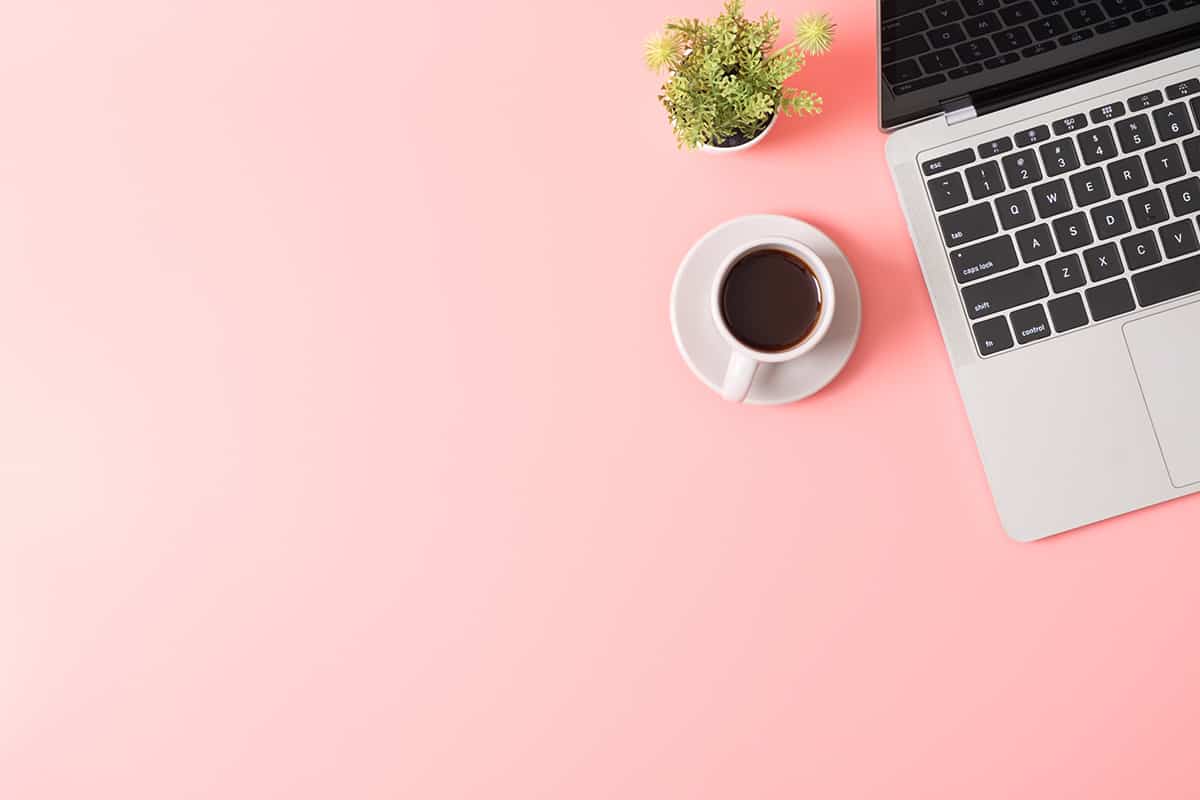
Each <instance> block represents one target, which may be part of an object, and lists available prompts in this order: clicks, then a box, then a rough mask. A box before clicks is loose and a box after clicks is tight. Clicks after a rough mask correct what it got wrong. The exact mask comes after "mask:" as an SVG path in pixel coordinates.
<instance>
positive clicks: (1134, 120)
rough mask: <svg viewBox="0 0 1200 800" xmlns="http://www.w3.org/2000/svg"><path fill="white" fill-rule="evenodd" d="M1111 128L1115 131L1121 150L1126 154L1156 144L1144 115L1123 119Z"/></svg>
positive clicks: (1148, 120)
mask: <svg viewBox="0 0 1200 800" xmlns="http://www.w3.org/2000/svg"><path fill="white" fill-rule="evenodd" d="M1113 127H1115V128H1116V129H1117V138H1118V139H1119V140H1120V141H1121V149H1122V150H1124V151H1125V152H1126V153H1132V152H1134V151H1135V150H1141V149H1143V148H1145V147H1152V146H1153V145H1155V144H1156V142H1155V139H1154V132H1153V131H1152V130H1151V129H1150V118H1149V117H1148V116H1146V115H1145V114H1138V115H1137V116H1133V117H1130V118H1129V119H1123V120H1121V121H1120V122H1118V123H1117V124H1116V125H1115V126H1113Z"/></svg>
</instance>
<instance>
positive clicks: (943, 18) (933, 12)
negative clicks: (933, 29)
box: [925, 0, 966, 25]
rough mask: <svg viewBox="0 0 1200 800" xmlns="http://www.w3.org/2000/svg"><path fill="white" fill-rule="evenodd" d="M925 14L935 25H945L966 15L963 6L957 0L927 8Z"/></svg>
mask: <svg viewBox="0 0 1200 800" xmlns="http://www.w3.org/2000/svg"><path fill="white" fill-rule="evenodd" d="M925 16H926V17H928V18H929V21H930V22H931V23H933V24H934V25H945V24H946V23H947V22H954V21H956V20H960V19H962V18H963V17H964V16H966V15H965V14H963V10H962V7H961V6H959V4H958V3H957V2H955V0H950V2H949V3H942V4H941V5H937V6H934V7H933V8H930V9H928V10H926V11H925Z"/></svg>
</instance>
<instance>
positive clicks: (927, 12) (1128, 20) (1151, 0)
mask: <svg viewBox="0 0 1200 800" xmlns="http://www.w3.org/2000/svg"><path fill="white" fill-rule="evenodd" d="M1196 5H1200V0H882V6H881V11H882V17H883V27H882V39H883V47H882V50H881V52H880V56H881V62H882V64H883V76H884V78H885V79H886V80H887V82H888V86H889V87H890V88H891V90H892V92H893V93H894V94H896V95H905V94H908V93H910V92H914V91H917V90H919V89H926V88H928V87H930V86H936V85H938V84H940V83H945V82H947V80H958V79H959V78H964V77H966V76H968V75H975V74H977V73H980V72H983V71H984V70H992V69H999V68H1000V67H1006V66H1008V65H1009V64H1015V63H1016V62H1018V61H1020V60H1022V59H1027V58H1037V57H1038V56H1041V55H1044V54H1045V53H1050V52H1053V51H1055V50H1057V49H1059V48H1060V47H1071V46H1073V45H1076V44H1079V43H1080V42H1086V41H1088V40H1089V39H1091V38H1092V37H1094V36H1103V35H1105V34H1108V33H1112V32H1113V31H1118V30H1121V29H1122V28H1127V27H1129V26H1130V25H1137V24H1139V23H1143V22H1147V21H1149V20H1152V19H1156V18H1158V17H1161V16H1163V15H1165V14H1168V13H1170V12H1172V11H1181V10H1183V9H1186V8H1191V7H1193V6H1196Z"/></svg>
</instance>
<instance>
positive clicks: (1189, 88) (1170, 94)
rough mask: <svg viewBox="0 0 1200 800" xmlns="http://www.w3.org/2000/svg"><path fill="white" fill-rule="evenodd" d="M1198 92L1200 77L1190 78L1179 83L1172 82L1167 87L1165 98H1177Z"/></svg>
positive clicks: (1199, 90) (1199, 89)
mask: <svg viewBox="0 0 1200 800" xmlns="http://www.w3.org/2000/svg"><path fill="white" fill-rule="evenodd" d="M1193 94H1200V78H1192V79H1190V80H1186V81H1180V82H1179V83H1173V84H1171V85H1170V86H1168V87H1167V99H1168V100H1178V99H1179V98H1181V97H1187V96H1188V95H1193Z"/></svg>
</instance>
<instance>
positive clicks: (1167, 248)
mask: <svg viewBox="0 0 1200 800" xmlns="http://www.w3.org/2000/svg"><path fill="white" fill-rule="evenodd" d="M1158 238H1159V239H1161V240H1162V249H1163V255H1164V256H1165V257H1166V258H1168V259H1174V258H1179V257H1180V256H1186V255H1187V254H1188V253H1194V252H1196V251H1197V250H1200V240H1198V239H1197V238H1196V226H1195V224H1194V223H1193V222H1192V221H1191V220H1190V219H1181V220H1179V221H1178V222H1172V223H1171V224H1170V225H1163V226H1162V227H1161V228H1159V229H1158Z"/></svg>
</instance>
